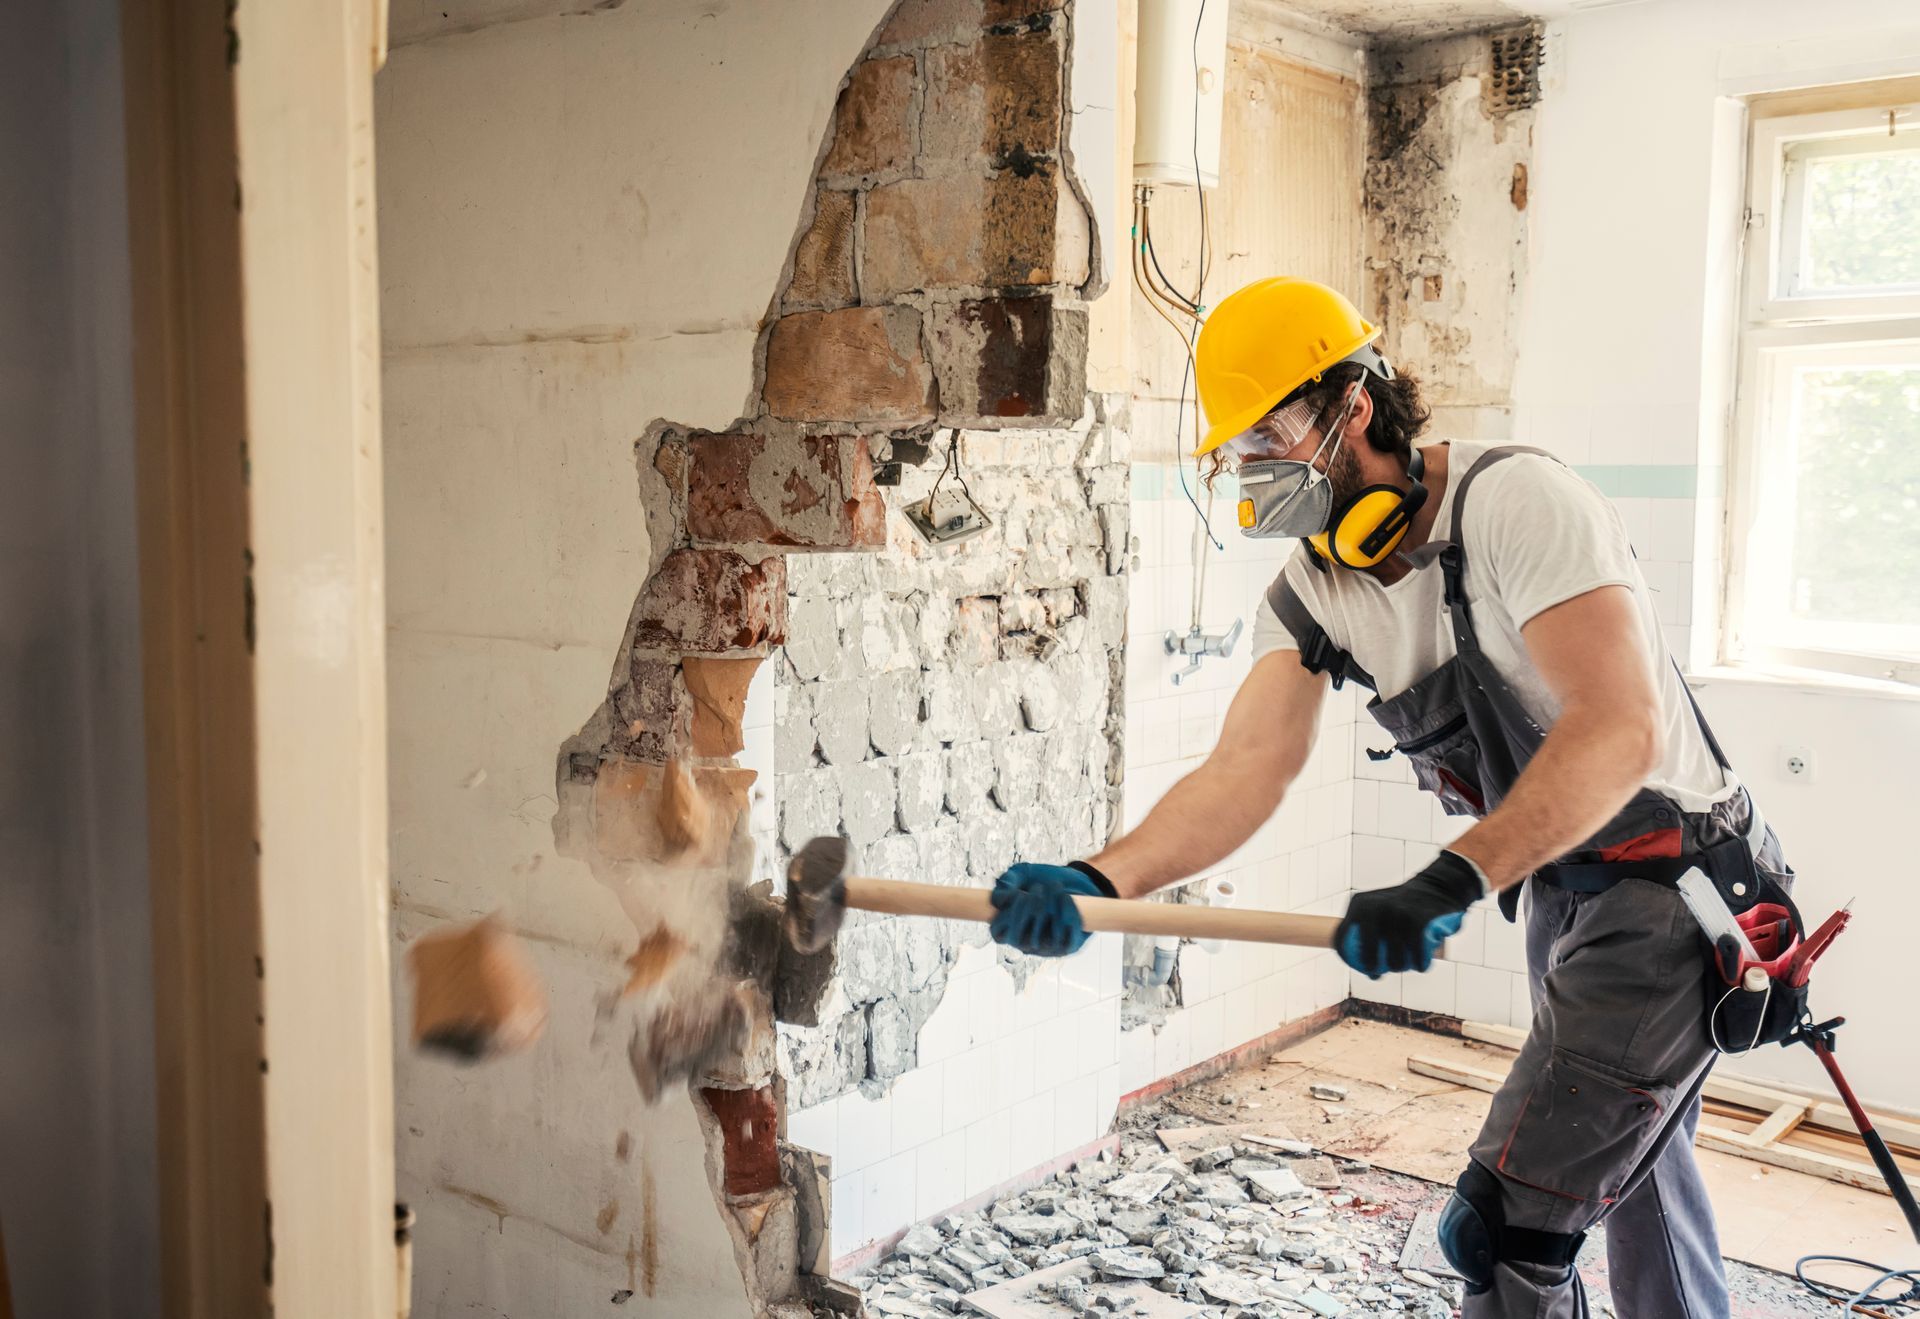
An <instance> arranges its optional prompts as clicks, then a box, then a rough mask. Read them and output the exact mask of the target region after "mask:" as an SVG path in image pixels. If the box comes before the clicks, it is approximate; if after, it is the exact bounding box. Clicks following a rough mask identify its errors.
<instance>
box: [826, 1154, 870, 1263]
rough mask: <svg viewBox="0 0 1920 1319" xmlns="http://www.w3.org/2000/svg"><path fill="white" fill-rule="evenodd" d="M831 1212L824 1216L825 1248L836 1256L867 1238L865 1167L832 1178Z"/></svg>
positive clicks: (853, 1247)
mask: <svg viewBox="0 0 1920 1319" xmlns="http://www.w3.org/2000/svg"><path fill="white" fill-rule="evenodd" d="M831 1194H832V1196H833V1207H832V1212H831V1213H830V1214H829V1215H828V1223H829V1230H830V1231H831V1233H832V1241H831V1243H830V1244H829V1245H828V1247H827V1249H828V1250H829V1251H830V1252H831V1253H832V1254H833V1255H834V1256H836V1257H838V1256H841V1255H844V1254H846V1253H847V1252H848V1251H850V1250H853V1249H855V1248H856V1247H858V1246H860V1245H861V1244H862V1243H863V1242H865V1241H866V1240H867V1239H868V1238H867V1232H866V1221H867V1183H866V1170H865V1169H861V1170H859V1171H856V1172H850V1173H843V1174H842V1175H841V1176H838V1177H835V1178H834V1179H833V1184H832V1190H831Z"/></svg>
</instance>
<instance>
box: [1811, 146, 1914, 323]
mask: <svg viewBox="0 0 1920 1319" xmlns="http://www.w3.org/2000/svg"><path fill="white" fill-rule="evenodd" d="M1902 138H1903V139H1904V141H1900V140H1896V139H1894V138H1890V137H1882V138H1881V139H1880V141H1881V142H1882V143H1884V144H1885V147H1884V148H1883V149H1880V150H1873V149H1871V148H1868V149H1867V150H1861V151H1852V152H1848V153H1845V154H1837V153H1829V152H1827V151H1821V150H1808V151H1806V152H1805V154H1801V153H1800V152H1799V151H1797V150H1796V151H1792V152H1790V153H1789V155H1790V157H1792V156H1797V157H1798V167H1799V168H1801V169H1803V170H1805V171H1806V176H1805V179H1804V183H1803V187H1802V188H1801V189H1800V190H1799V195H1800V199H1801V200H1800V217H1799V218H1800V259H1799V262H1798V268H1797V270H1796V271H1795V273H1794V279H1793V288H1792V290H1791V292H1793V293H1795V294H1800V295H1805V294H1810V293H1838V292H1844V291H1862V290H1873V289H1894V288H1903V287H1914V286H1920V143H1915V142H1913V140H1912V138H1913V135H1912V134H1910V133H1909V134H1902ZM1819 145H1820V146H1825V145H1826V144H1819ZM1887 148H1891V149H1887Z"/></svg>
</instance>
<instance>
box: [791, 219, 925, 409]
mask: <svg viewBox="0 0 1920 1319" xmlns="http://www.w3.org/2000/svg"><path fill="white" fill-rule="evenodd" d="M894 186H898V185H894ZM762 393H763V396H764V397H765V399H766V404H767V409H768V411H770V412H771V413H772V414H773V415H774V416H776V417H783V418H785V419H787V420H789V421H823V422H846V423H856V424H878V425H906V426H912V425H918V424H921V423H923V422H929V421H932V420H933V419H934V417H935V412H936V410H935V398H934V380H933V368H932V367H931V366H930V365H929V364H928V362H927V357H926V351H925V348H924V346H923V345H922V343H921V341H920V313H919V312H917V311H915V310H913V309H912V308H911V307H847V308H843V309H842V310H839V311H803V312H796V313H795V314H793V315H791V316H783V317H781V318H780V319H779V320H778V321H776V322H774V326H773V330H772V332H771V333H770V334H769V336H768V339H767V370H766V384H765V387H764V389H763V391H762Z"/></svg>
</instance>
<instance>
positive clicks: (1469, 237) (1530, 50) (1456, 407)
mask: <svg viewBox="0 0 1920 1319" xmlns="http://www.w3.org/2000/svg"><path fill="white" fill-rule="evenodd" d="M1544 42H1545V37H1544V35H1543V34H1542V32H1541V30H1540V29H1539V28H1537V27H1535V26H1532V25H1523V26H1520V27H1508V28H1502V29H1498V30H1496V31H1494V32H1480V33H1472V34H1468V35H1464V36H1454V37H1445V38H1439V39H1435V40H1429V41H1423V42H1414V43H1409V44H1403V45H1386V46H1380V47H1376V48H1374V49H1373V50H1371V51H1369V55H1368V94H1367V101H1368V104H1367V167H1366V185H1365V195H1366V217H1367V238H1366V264H1367V297H1366V300H1365V302H1364V303H1363V304H1362V305H1363V306H1364V307H1366V309H1367V316H1368V318H1369V319H1370V320H1372V321H1374V322H1375V323H1376V324H1378V325H1381V326H1383V327H1384V328H1385V331H1386V333H1385V335H1384V337H1383V339H1382V341H1381V342H1382V346H1383V348H1384V349H1385V351H1386V354H1387V357H1388V360H1389V361H1391V362H1393V363H1394V364H1395V365H1396V366H1399V367H1403V368H1405V369H1407V370H1408V371H1410V372H1412V373H1413V374H1415V375H1417V376H1419V378H1420V380H1421V383H1422V386H1423V388H1424V393H1425V396H1426V399H1427V402H1428V403H1429V405H1431V407H1432V408H1433V428H1432V433H1433V434H1434V435H1435V436H1438V437H1442V438H1456V439H1504V438H1507V437H1509V436H1511V435H1512V434H1513V429H1512V422H1513V385H1514V364H1515V362H1516V361H1517V360H1518V357H1519V351H1518V349H1519V345H1518V334H1519V329H1520V317H1521V314H1522V310H1523V302H1524V299H1525V295H1526V290H1527V283H1528V273H1527V272H1528V259H1529V253H1528V212H1527V206H1528V198H1529V191H1530V186H1531V184H1530V180H1531V173H1532V162H1533V151H1534V142H1533V136H1534V121H1535V117H1536V114H1537V111H1536V108H1535V107H1536V103H1537V99H1538V95H1539V62H1538V55H1539V53H1540V52H1541V51H1542V50H1543V49H1544Z"/></svg>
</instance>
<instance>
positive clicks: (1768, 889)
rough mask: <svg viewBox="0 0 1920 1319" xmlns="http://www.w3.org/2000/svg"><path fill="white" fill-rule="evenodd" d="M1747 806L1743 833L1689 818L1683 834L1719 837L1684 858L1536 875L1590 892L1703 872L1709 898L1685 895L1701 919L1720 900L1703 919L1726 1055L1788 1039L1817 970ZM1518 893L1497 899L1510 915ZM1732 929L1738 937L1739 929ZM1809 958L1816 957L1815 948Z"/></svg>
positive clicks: (1716, 1029)
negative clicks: (1714, 914) (1714, 912)
mask: <svg viewBox="0 0 1920 1319" xmlns="http://www.w3.org/2000/svg"><path fill="white" fill-rule="evenodd" d="M1741 795H1742V796H1744V789H1743V790H1742V793H1741ZM1745 805H1746V811H1747V827H1746V829H1745V831H1744V833H1742V834H1734V833H1731V832H1728V831H1727V830H1726V829H1725V828H1724V827H1718V828H1716V822H1715V821H1712V820H1705V819H1701V818H1700V817H1693V818H1692V819H1691V820H1690V821H1689V823H1690V824H1691V825H1692V826H1693V827H1692V828H1691V829H1689V830H1688V831H1687V832H1689V833H1691V834H1693V835H1695V836H1696V837H1710V836H1712V835H1714V834H1715V833H1718V834H1719V837H1717V838H1715V840H1714V841H1712V842H1710V843H1705V844H1703V845H1700V846H1698V847H1696V848H1694V849H1692V850H1689V851H1687V852H1684V853H1682V854H1681V855H1678V856H1670V857H1648V858H1644V859H1640V860H1633V861H1587V862H1581V861H1571V862H1555V863H1553V864H1550V865H1546V866H1542V867H1541V868H1540V869H1539V870H1538V871H1537V872H1535V874H1534V878H1535V879H1536V880H1538V881H1539V882H1540V883H1542V884H1545V885H1547V886H1549V887H1552V888H1557V889H1561V890H1563V891H1565V892H1569V893H1587V894H1597V893H1605V892H1607V891H1608V890H1610V889H1612V888H1613V887H1614V886H1615V885H1616V884H1619V883H1622V882H1623V881H1625V880H1628V879H1639V880H1645V881H1647V882H1649V883H1653V884H1659V885H1661V886H1663V887H1666V888H1674V889H1680V888H1682V881H1683V880H1684V879H1685V877H1686V876H1687V875H1688V874H1689V873H1690V872H1693V871H1698V872H1699V873H1700V874H1702V875H1705V876H1706V877H1707V879H1708V880H1710V881H1711V884H1712V892H1711V893H1704V892H1702V891H1700V890H1699V889H1697V888H1696V889H1695V890H1694V891H1693V892H1692V893H1691V894H1689V895H1688V905H1689V907H1690V908H1692V909H1693V910H1694V914H1695V916H1696V917H1701V916H1702V913H1701V910H1700V905H1701V904H1702V903H1705V904H1706V905H1709V906H1714V905H1716V904H1717V905H1718V907H1719V908H1720V910H1721V915H1720V916H1719V918H1718V920H1717V924H1716V923H1710V922H1709V921H1707V920H1706V919H1704V918H1703V919H1702V929H1703V942H1704V943H1705V945H1706V950H1707V958H1706V963H1707V966H1706V972H1705V974H1706V976H1707V989H1708V1002H1709V1003H1710V1004H1711V1005H1712V1006H1711V1007H1710V1009H1709V1020H1708V1029H1709V1030H1710V1032H1711V1034H1712V1037H1713V1042H1714V1045H1715V1047H1716V1048H1718V1049H1719V1050H1720V1051H1721V1052H1723V1053H1745V1052H1747V1051H1748V1050H1751V1049H1754V1048H1757V1047H1758V1046H1760V1045H1762V1044H1785V1043H1788V1042H1789V1041H1790V1040H1792V1038H1793V1037H1794V1035H1795V1033H1796V1031H1797V1030H1798V1029H1799V1028H1800V1026H1801V1024H1802V1023H1803V1022H1804V1021H1805V1020H1806V1019H1807V979H1806V972H1807V971H1809V970H1811V958H1810V957H1809V958H1805V959H1804V961H1802V960H1797V958H1796V955H1797V954H1800V953H1801V950H1803V949H1805V948H1807V947H1808V944H1807V942H1806V941H1807V929H1806V926H1805V924H1804V922H1803V921H1802V920H1801V918H1800V910H1799V908H1798V907H1796V906H1795V905H1794V901H1793V895H1792V894H1791V893H1790V892H1789V891H1788V887H1787V885H1788V883H1790V882H1791V875H1792V872H1791V870H1788V869H1787V868H1786V866H1785V865H1784V863H1783V864H1782V865H1781V866H1780V871H1779V874H1778V876H1776V874H1775V873H1774V872H1772V871H1770V870H1769V869H1768V868H1767V867H1766V866H1763V865H1762V864H1761V863H1760V860H1759V857H1760V853H1761V852H1762V851H1763V850H1765V849H1766V847H1767V846H1768V843H1769V834H1768V832H1767V827H1766V823H1765V821H1764V820H1762V819H1761V818H1760V814H1759V809H1758V807H1756V806H1754V805H1753V804H1752V801H1751V798H1747V799H1746V801H1745ZM1518 893H1519V886H1518V885H1516V886H1514V887H1512V888H1509V889H1507V890H1506V891H1505V892H1503V893H1502V894H1501V895H1500V896H1501V904H1502V907H1503V908H1504V909H1507V910H1508V914H1509V917H1511V915H1512V912H1511V901H1512V900H1517V896H1518ZM1736 927H1737V929H1738V931H1739V933H1738V934H1735V933H1733V930H1734V929H1735V928H1736ZM1743 941H1744V942H1743ZM1823 947H1824V945H1823ZM1813 956H1818V950H1815V951H1813ZM1756 972H1757V973H1758V974H1755V973H1756Z"/></svg>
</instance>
